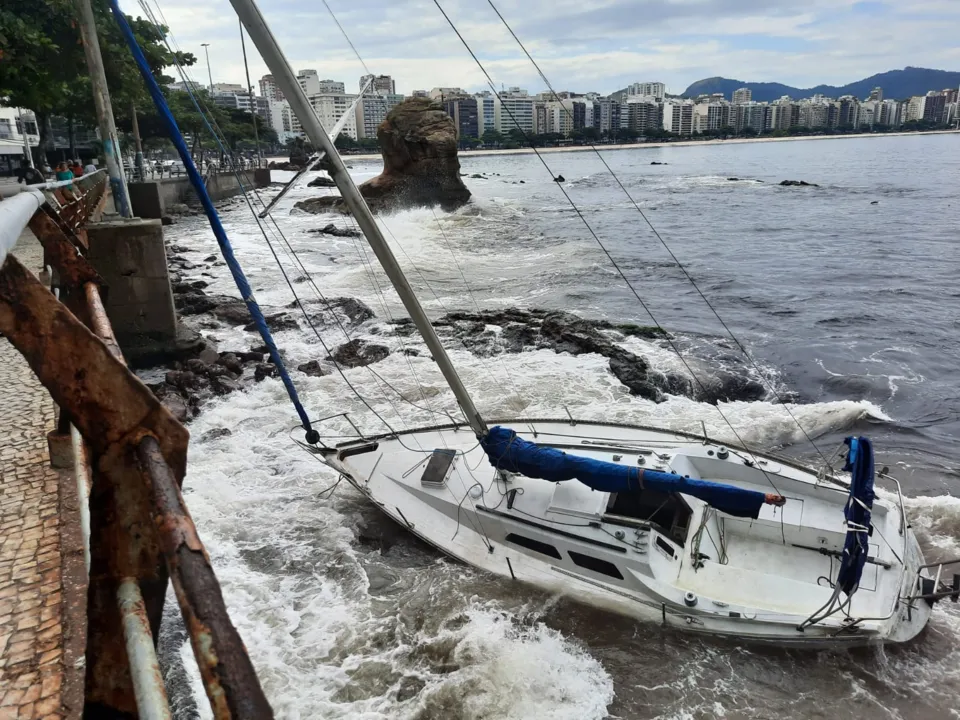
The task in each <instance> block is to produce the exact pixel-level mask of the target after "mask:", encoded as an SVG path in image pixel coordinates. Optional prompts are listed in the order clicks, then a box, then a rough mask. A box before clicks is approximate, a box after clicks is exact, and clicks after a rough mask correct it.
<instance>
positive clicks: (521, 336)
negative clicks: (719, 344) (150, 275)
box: [147, 225, 766, 421]
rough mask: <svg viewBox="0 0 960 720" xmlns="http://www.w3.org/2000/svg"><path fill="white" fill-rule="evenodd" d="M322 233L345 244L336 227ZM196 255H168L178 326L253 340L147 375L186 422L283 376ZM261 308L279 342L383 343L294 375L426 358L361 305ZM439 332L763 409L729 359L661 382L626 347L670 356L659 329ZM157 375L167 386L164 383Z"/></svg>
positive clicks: (209, 346) (445, 326)
mask: <svg viewBox="0 0 960 720" xmlns="http://www.w3.org/2000/svg"><path fill="white" fill-rule="evenodd" d="M316 232H320V233H324V234H340V232H337V228H335V227H334V226H332V225H328V226H326V227H323V228H319V229H317V230H316ZM199 254H200V253H199V252H198V251H197V250H194V249H192V248H189V247H186V246H184V245H180V244H176V243H168V245H167V261H168V265H169V268H170V283H171V287H172V290H173V296H174V304H175V306H176V309H177V313H178V316H179V317H180V318H181V319H186V318H189V320H188V324H189V325H191V326H192V327H193V328H194V329H195V330H196V331H198V332H201V333H203V332H204V331H215V330H218V329H223V328H225V327H233V328H236V327H240V326H242V327H243V329H244V331H246V332H249V333H251V340H250V345H249V347H248V348H247V349H245V350H240V351H233V352H220V351H219V350H218V349H217V345H216V342H215V341H214V340H213V339H212V338H211V337H210V334H209V332H208V333H205V337H204V338H203V342H199V343H197V344H196V349H195V352H193V353H192V354H191V355H190V356H188V357H180V358H177V359H168V360H167V361H166V362H164V363H161V364H160V365H159V366H154V367H153V368H151V369H150V375H151V376H152V378H153V380H152V381H151V382H148V383H147V385H148V387H149V388H150V389H151V390H152V391H153V392H154V394H155V395H156V396H157V397H158V398H159V399H160V400H161V401H162V402H163V404H164V405H165V406H166V407H167V408H168V409H170V410H171V412H173V414H174V415H175V416H176V417H177V418H178V419H180V420H181V421H187V420H189V419H191V418H193V417H194V416H196V414H197V413H198V412H199V411H200V409H201V407H202V405H203V404H204V402H206V401H207V400H209V399H211V398H214V397H219V396H222V395H227V394H229V393H232V392H235V391H237V390H242V389H243V388H244V387H245V386H248V385H250V384H252V383H256V382H260V381H262V380H263V379H265V378H268V377H276V375H277V367H276V365H275V364H274V363H273V362H272V360H271V358H270V356H269V354H268V351H267V348H266V346H264V345H263V344H262V341H261V339H260V337H259V335H258V334H257V329H256V325H255V324H254V323H253V322H252V319H251V316H250V312H249V310H248V308H247V306H246V304H245V303H244V302H243V301H242V300H239V299H238V298H236V297H233V296H229V295H217V294H211V293H207V292H206V289H207V288H208V287H209V284H210V283H209V281H208V280H205V279H203V278H205V277H206V278H211V279H214V278H216V277H217V274H218V273H220V272H222V271H221V270H219V268H222V267H225V263H224V262H223V261H222V260H221V259H220V257H219V255H207V256H205V257H203V258H202V259H201V258H199V257H198V256H199ZM198 275H199V277H198ZM260 307H261V310H262V312H263V314H264V317H265V319H266V322H267V326H268V327H269V328H270V329H271V331H274V332H278V331H284V330H303V331H305V332H306V331H310V330H311V328H315V329H317V330H318V331H320V330H323V329H329V328H332V327H334V326H336V325H339V326H341V327H342V328H343V329H344V330H346V331H348V332H349V333H350V334H351V335H352V336H356V335H357V334H360V333H361V332H362V334H364V335H366V336H368V338H369V337H370V336H373V337H374V338H376V337H380V338H383V341H382V342H374V341H373V340H371V339H365V338H360V337H354V338H353V339H351V340H350V341H349V342H346V343H343V344H341V345H339V346H337V347H336V348H334V349H332V351H331V353H330V354H329V355H328V356H326V357H323V358H322V359H313V360H310V361H309V362H305V363H301V364H299V365H297V366H296V369H297V370H299V371H300V372H303V373H304V374H306V375H310V376H314V377H318V376H324V375H328V374H330V373H331V372H333V371H334V370H335V369H336V365H339V366H340V367H342V368H355V367H362V366H366V365H371V364H373V363H377V362H380V361H382V360H384V359H385V358H387V357H389V355H390V354H391V353H392V352H394V350H391V347H390V344H391V343H390V340H391V338H392V337H397V338H401V339H402V338H410V337H414V338H415V340H414V346H410V343H409V342H408V343H403V341H402V340H401V344H402V345H403V347H402V349H401V351H402V352H404V353H406V354H408V355H421V354H426V353H427V352H428V351H427V350H426V347H425V346H423V345H422V342H421V341H420V338H419V335H418V333H417V332H416V328H415V327H414V325H413V323H412V321H411V320H410V319H409V318H400V319H397V320H393V321H382V320H380V319H379V318H377V316H376V314H375V313H374V312H373V310H371V309H370V308H369V307H367V305H365V304H364V303H363V302H362V301H360V300H358V299H356V298H351V297H336V298H329V299H327V300H326V302H321V301H319V300H314V299H311V300H303V301H302V309H301V307H299V306H298V302H297V301H294V302H292V303H289V304H287V305H286V306H284V307H275V306H270V305H261V306H260ZM433 325H434V327H435V328H436V330H437V333H438V335H439V336H440V337H441V339H442V340H443V341H444V343H445V344H447V345H448V346H449V345H462V346H463V347H464V348H466V349H467V350H468V351H470V352H471V353H473V354H474V355H476V356H478V357H492V356H495V355H499V354H501V353H521V352H525V351H533V350H542V349H548V350H552V351H553V352H556V353H569V354H570V355H574V356H576V355H582V354H597V355H601V356H603V357H604V358H606V359H607V362H608V365H609V369H610V372H611V374H612V375H613V376H614V377H616V378H617V379H618V380H619V381H620V382H621V383H622V384H623V385H624V386H625V387H626V388H627V389H628V390H629V392H630V393H631V394H633V395H637V396H639V397H643V398H646V399H648V400H652V401H654V402H662V401H663V400H665V399H666V397H667V396H668V395H683V396H686V397H689V398H692V399H695V400H698V401H701V402H707V403H714V404H715V403H717V402H729V401H734V400H746V401H753V400H760V399H763V398H764V397H765V396H766V390H765V388H764V387H763V385H762V384H761V383H759V382H757V381H755V380H753V379H750V377H749V373H748V372H747V371H746V369H745V368H744V366H743V365H742V362H740V363H739V365H738V364H737V361H736V360H735V359H733V358H730V357H727V358H724V360H726V361H729V363H728V364H733V365H734V366H735V367H734V368H733V369H732V370H726V369H718V368H717V367H716V366H715V364H714V363H711V364H710V366H708V365H707V364H706V361H705V360H703V359H700V360H697V359H696V358H694V357H691V356H690V354H689V353H685V357H686V358H687V362H688V364H690V365H691V367H692V369H693V370H694V371H695V372H696V375H697V381H694V379H693V378H692V377H691V375H690V374H689V373H687V372H662V371H660V370H658V369H656V368H653V367H651V365H650V363H649V362H648V361H647V360H646V359H645V358H644V357H642V356H641V355H638V354H637V353H635V352H632V351H630V350H628V349H626V348H625V347H624V345H625V344H627V343H628V341H629V339H630V338H640V339H642V340H645V341H647V342H653V343H656V344H658V345H660V346H662V347H664V348H669V346H670V344H671V343H676V342H678V340H677V339H676V338H672V337H671V336H670V335H668V334H667V333H666V332H665V331H664V330H663V329H662V328H659V327H653V326H643V325H634V324H629V323H614V322H610V321H607V320H592V319H586V318H582V317H580V316H578V315H574V314H572V313H568V312H562V311H555V310H544V309H530V310H522V309H519V308H507V309H502V310H487V311H481V312H452V313H448V314H446V315H444V316H442V317H440V318H438V319H436V320H435V321H434V323H433ZM361 326H363V327H362V330H361ZM394 347H396V345H395V344H394ZM281 352H282V351H281ZM161 371H162V372H163V376H162V379H158V374H159V372H161Z"/></svg>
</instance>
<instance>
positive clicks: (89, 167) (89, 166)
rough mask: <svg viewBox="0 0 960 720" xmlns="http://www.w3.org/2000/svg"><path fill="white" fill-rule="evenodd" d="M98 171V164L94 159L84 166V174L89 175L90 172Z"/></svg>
mask: <svg viewBox="0 0 960 720" xmlns="http://www.w3.org/2000/svg"><path fill="white" fill-rule="evenodd" d="M96 171H97V166H96V165H94V164H93V160H91V161H90V162H88V163H87V164H86V165H85V166H84V167H83V174H84V175H89V174H90V173H95V172H96Z"/></svg>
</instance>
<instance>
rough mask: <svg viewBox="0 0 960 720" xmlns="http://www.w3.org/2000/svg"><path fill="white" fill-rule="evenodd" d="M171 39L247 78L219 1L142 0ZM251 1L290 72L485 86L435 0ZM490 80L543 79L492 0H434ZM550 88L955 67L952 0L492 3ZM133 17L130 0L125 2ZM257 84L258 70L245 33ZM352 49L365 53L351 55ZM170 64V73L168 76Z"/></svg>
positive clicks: (201, 68) (228, 12) (137, 11)
mask: <svg viewBox="0 0 960 720" xmlns="http://www.w3.org/2000/svg"><path fill="white" fill-rule="evenodd" d="M145 1H147V2H150V3H154V2H156V3H157V5H153V6H152V7H153V8H154V12H155V13H156V8H157V7H159V10H160V11H161V12H162V17H163V18H165V22H166V24H167V25H168V26H169V28H170V31H171V35H172V38H173V40H174V41H175V45H176V46H178V47H179V48H180V49H182V50H184V51H186V52H192V53H194V55H196V56H197V64H196V65H194V66H193V67H192V68H190V70H189V72H190V74H191V75H192V77H194V78H195V79H196V80H198V81H199V82H201V83H204V84H206V83H207V77H208V67H207V62H206V59H205V56H204V48H203V47H201V43H209V44H210V45H209V53H210V63H209V65H210V68H209V69H210V71H211V73H212V76H213V81H214V82H233V83H244V82H245V81H244V71H243V56H242V54H241V48H240V35H239V26H238V23H237V19H236V14H235V13H234V12H233V9H232V7H231V5H230V3H229V1H228V0H145ZM327 2H328V4H329V6H330V8H331V9H332V11H333V13H334V14H335V15H336V18H337V20H339V22H340V24H341V25H342V26H343V29H344V31H345V32H346V35H347V36H349V38H350V40H352V41H353V44H354V45H355V47H356V51H357V53H354V51H353V50H352V49H351V48H350V45H349V44H348V42H347V40H346V39H345V37H344V34H343V33H341V31H340V30H339V29H338V28H337V26H336V24H335V23H334V21H333V19H332V18H331V15H330V13H328V11H327V8H326V7H325V6H324V2H323V0H269V1H267V0H260V6H261V11H262V12H263V13H264V16H265V18H266V21H267V23H268V24H269V25H270V28H271V30H272V31H273V34H274V36H275V37H276V38H277V40H278V41H279V43H280V45H281V47H282V48H283V50H284V53H285V54H286V56H287V58H288V59H289V60H290V63H291V64H292V65H293V67H294V69H295V70H300V69H304V68H314V69H316V70H317V71H318V73H319V74H320V77H321V78H331V79H334V80H341V81H343V82H344V83H345V84H346V89H347V92H357V90H358V82H359V78H360V76H361V75H363V74H365V70H364V63H365V65H366V67H367V68H369V70H370V72H373V73H375V74H385V75H391V76H393V78H394V80H395V81H396V85H397V92H401V93H404V94H409V93H410V92H411V91H412V90H417V89H424V90H429V89H430V88H432V87H438V86H439V87H461V88H463V89H465V90H470V91H479V90H483V89H488V86H487V81H486V79H485V78H484V75H483V73H482V72H481V70H480V68H479V67H478V65H477V63H476V62H475V61H474V60H473V59H472V58H471V57H470V54H469V52H468V51H467V49H466V48H465V47H464V45H463V43H462V42H461V40H460V39H459V38H458V37H457V35H456V33H455V32H454V31H453V29H451V27H450V25H448V24H447V21H446V20H445V19H444V17H443V15H442V14H441V12H440V10H439V9H438V7H437V4H435V2H434V0H327ZM437 2H438V3H439V5H440V6H441V7H442V8H443V10H445V11H446V13H447V14H448V15H449V17H450V20H452V21H453V24H454V25H455V26H456V28H457V29H458V30H459V31H460V33H461V34H462V35H463V38H464V40H465V41H466V43H467V44H468V45H469V46H470V48H471V49H472V50H473V51H474V52H475V53H476V54H477V56H478V58H479V60H480V62H481V63H482V64H483V66H484V67H485V68H486V70H487V72H488V73H489V75H490V76H491V78H492V79H493V82H494V83H495V84H496V85H497V86H498V87H499V86H501V85H503V86H506V87H510V86H514V85H516V86H520V87H524V88H526V89H527V90H529V91H530V92H531V93H536V92H540V91H542V90H545V89H546V87H545V84H544V83H543V81H542V80H541V79H540V78H539V76H538V74H537V71H536V69H535V68H534V67H533V65H532V63H531V62H530V61H529V60H528V59H527V58H526V56H525V55H524V53H523V51H522V50H521V48H520V46H519V45H518V44H517V42H516V40H514V39H513V38H512V37H511V35H510V33H509V31H508V30H507V29H506V27H505V26H504V25H503V23H502V22H501V20H500V19H499V18H498V17H497V15H496V13H495V12H494V10H493V8H492V7H491V5H490V4H489V2H488V0H437ZM493 3H494V5H495V6H496V7H497V9H498V10H499V11H500V13H501V14H502V15H503V17H504V19H505V20H506V21H507V22H508V23H510V25H511V26H512V28H513V30H514V32H515V33H516V35H517V37H518V38H519V39H520V40H521V41H522V42H523V43H524V45H525V46H526V48H527V50H528V51H529V52H530V54H531V55H532V56H533V58H534V59H535V60H536V61H537V62H538V64H539V65H540V68H541V69H542V70H543V72H544V74H545V75H546V77H547V78H548V79H549V80H550V82H551V84H552V85H553V87H554V89H556V90H558V91H559V90H571V91H574V92H591V91H593V92H599V93H603V94H608V93H610V92H613V91H614V90H617V89H619V88H622V87H625V86H626V85H628V84H630V83H633V82H650V81H659V82H664V83H666V85H667V91H668V92H671V93H677V94H679V93H681V92H683V90H685V89H686V88H687V86H688V85H689V84H690V83H692V82H694V81H696V80H701V79H703V78H707V77H712V76H716V75H721V76H723V77H727V78H734V79H737V80H742V81H745V82H763V81H772V82H782V83H785V84H787V85H792V86H795V87H801V88H806V87H812V86H815V85H818V84H821V83H826V84H831V85H844V84H846V83H848V82H853V81H855V80H860V79H862V78H864V77H868V76H870V75H873V74H876V73H880V72H885V71H887V70H893V69H900V68H903V67H905V66H907V65H913V66H917V67H927V68H936V69H941V70H960V35H958V32H957V28H960V0H802V1H801V2H795V1H793V0H493ZM121 7H122V8H123V9H124V10H125V11H126V12H127V13H128V14H131V15H134V16H137V15H143V14H144V13H143V11H142V9H141V7H140V6H139V5H138V3H137V2H136V1H135V0H121ZM247 54H248V59H249V63H250V75H251V80H252V81H253V84H254V87H257V80H258V79H259V78H260V77H261V76H262V75H263V74H265V73H266V72H267V67H266V65H265V64H264V63H263V61H262V60H261V59H260V56H259V54H258V53H257V51H256V48H255V47H254V46H253V44H252V42H250V39H249V37H248V38H247ZM357 54H359V57H360V58H361V59H362V61H363V62H362V63H361V59H358V57H357ZM172 74H175V73H172Z"/></svg>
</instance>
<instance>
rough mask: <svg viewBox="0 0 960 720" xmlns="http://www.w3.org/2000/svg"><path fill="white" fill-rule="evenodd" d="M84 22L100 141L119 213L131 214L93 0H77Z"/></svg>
mask: <svg viewBox="0 0 960 720" xmlns="http://www.w3.org/2000/svg"><path fill="white" fill-rule="evenodd" d="M76 3H77V11H78V13H77V14H78V16H79V18H78V19H79V24H80V37H81V38H82V39H83V51H84V54H85V55H86V56H87V69H88V70H89V72H90V84H91V85H92V86H93V103H94V105H95V106H96V110H97V122H98V125H99V127H100V143H101V145H102V146H103V157H104V160H105V161H106V165H107V173H108V174H109V176H110V189H111V191H112V192H113V202H114V204H115V205H116V208H117V212H118V213H119V214H120V215H122V216H123V217H130V201H129V199H128V195H127V185H126V182H125V181H124V178H123V168H122V164H123V163H122V162H121V161H120V158H119V157H118V153H117V151H116V150H117V144H116V139H117V126H116V123H115V122H114V120H113V108H112V107H111V106H110V90H109V89H108V88H107V78H106V75H105V74H104V71H103V57H101V55H100V41H99V39H98V38H97V25H96V21H95V20H94V17H93V8H92V7H91V6H90V0H76Z"/></svg>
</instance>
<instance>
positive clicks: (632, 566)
mask: <svg viewBox="0 0 960 720" xmlns="http://www.w3.org/2000/svg"><path fill="white" fill-rule="evenodd" d="M499 424H501V425H504V426H507V427H510V428H511V429H513V430H515V431H516V432H517V434H518V435H519V436H521V437H522V438H524V439H526V440H530V441H533V442H536V443H538V444H541V445H549V446H553V447H557V448H560V449H563V450H565V451H567V452H571V453H574V454H577V455H581V456H585V457H591V458H595V459H599V460H605V461H608V462H617V463H622V464H624V465H629V466H633V467H636V466H638V464H639V465H640V466H641V467H645V468H648V469H656V470H664V471H672V472H677V473H680V474H682V475H689V476H690V477H691V478H702V479H708V480H714V481H718V482H723V483H726V484H730V485H736V486H739V487H743V488H748V489H752V490H759V491H761V492H772V491H773V488H772V486H775V487H776V491H777V493H778V494H782V495H783V496H785V497H786V498H787V501H786V504H785V505H784V506H783V507H775V506H771V505H765V506H764V507H763V509H762V510H761V513H760V517H759V518H758V519H756V520H751V519H744V518H738V517H733V516H728V515H725V514H723V513H719V512H717V511H715V510H714V509H713V508H710V507H709V506H707V505H705V504H704V503H703V502H701V501H700V500H698V499H696V498H692V497H689V496H687V495H675V494H674V495H669V496H668V495H662V496H654V497H649V498H648V497H646V493H647V491H646V490H644V491H643V493H641V497H642V498H643V500H642V501H639V502H638V501H637V500H636V499H635V498H634V499H631V498H630V497H627V498H619V499H618V498H617V496H616V495H611V494H610V493H604V492H599V491H595V490H592V489H590V488H589V487H587V486H585V485H583V484H581V483H579V482H577V481H575V480H571V481H567V482H563V483H552V482H549V481H546V480H537V479H529V478H525V477H522V476H510V477H509V478H508V480H507V481H506V482H505V481H504V480H502V479H500V476H499V475H498V474H497V472H496V471H495V470H494V468H493V467H492V466H491V465H490V463H489V461H488V460H487V457H486V455H485V454H484V452H483V450H482V449H481V448H480V447H479V446H478V443H477V440H476V438H475V437H474V435H473V433H472V431H471V430H470V429H469V428H468V427H464V426H453V425H449V426H443V427H437V428H428V429H424V430H416V431H410V432H407V433H401V434H398V435H392V436H386V437H381V438H376V439H372V440H371V439H367V440H357V441H354V442H349V443H344V444H341V445H339V446H338V447H337V448H336V450H331V451H326V452H324V453H323V454H324V458H325V460H326V462H327V463H328V464H330V465H331V466H332V467H334V468H335V469H337V470H339V471H340V472H341V473H343V474H344V475H345V476H346V477H347V479H348V480H349V481H350V482H351V483H353V485H354V486H356V487H357V488H358V489H359V490H360V491H361V492H362V493H364V494H365V495H366V496H367V497H369V498H370V499H371V500H372V501H373V502H374V503H376V504H377V505H378V506H379V507H380V508H381V509H382V510H383V512H384V513H386V514H387V515H388V516H390V517H391V518H393V519H394V520H396V521H397V522H398V523H400V524H402V525H404V526H406V527H407V528H409V529H410V531H411V532H413V533H414V534H415V535H417V536H418V537H420V538H422V539H423V540H425V541H426V542H428V543H430V544H431V545H434V546H435V547H437V548H438V549H440V550H442V551H443V552H445V553H447V554H449V555H451V556H453V557H455V558H457V559H458V560H461V561H463V562H465V563H468V564H470V565H473V566H475V567H477V568H480V569H482V570H486V571H488V572H491V573H495V574H497V575H500V576H503V577H507V578H513V579H516V580H518V581H521V582H527V583H530V584H532V585H535V586H537V587H539V588H542V589H544V590H547V591H550V592H557V593H562V594H564V595H567V596H569V597H572V598H574V599H576V600H578V601H581V602H584V603H588V604H590V605H594V606H597V607H601V608H605V609H609V610H611V611H614V612H617V613H621V614H624V615H628V616H631V617H636V618H638V619H642V620H650V621H654V622H658V623H661V624H663V625H666V626H671V627H677V628H682V629H684V630H688V631H692V632H698V633H703V634H708V635H716V636H726V637H732V638H736V639H739V640H748V641H757V642H768V643H775V644H777V645H781V646H804V647H826V646H829V647H836V646H854V645H865V644H870V643H882V642H904V641H907V640H910V639H911V638H913V637H914V636H916V635H917V634H918V633H919V632H920V631H921V630H922V629H923V627H924V626H925V625H926V622H927V620H928V619H929V617H930V612H931V607H930V605H929V604H928V603H927V602H925V601H924V600H918V599H915V600H912V601H906V600H904V598H907V597H909V596H912V595H916V594H918V577H919V572H920V566H921V565H923V557H922V554H921V551H920V547H919V545H918V544H917V541H916V539H915V537H914V535H913V533H912V532H911V531H910V529H909V528H908V527H906V523H905V518H904V517H903V516H902V506H898V505H896V504H894V503H888V502H886V501H884V500H880V499H877V500H876V502H875V503H874V508H873V525H874V530H875V532H874V534H873V535H872V537H871V538H870V560H869V561H868V563H867V565H866V567H865V569H864V572H863V577H862V579H861V582H860V587H859V589H858V590H857V592H855V593H854V595H853V597H852V599H851V601H850V603H849V606H847V607H846V612H836V613H834V614H832V615H830V616H828V617H826V618H824V619H823V620H821V621H819V622H817V623H815V624H813V625H811V626H808V627H805V628H804V629H802V630H801V629H799V626H800V625H801V624H803V623H804V621H805V620H806V619H807V618H809V617H810V616H811V615H813V614H814V613H815V612H817V610H818V609H819V608H821V607H822V606H823V605H824V604H826V603H828V602H829V600H830V598H831V596H832V595H833V590H832V589H831V587H830V585H831V584H832V582H833V581H835V580H836V576H837V571H838V569H839V566H840V560H839V552H840V551H841V550H842V548H843V543H844V538H845V533H846V528H845V525H844V515H843V508H844V504H845V503H846V501H847V492H846V491H845V490H844V489H843V488H842V487H839V486H838V485H836V484H834V483H831V482H828V481H822V482H819V483H818V478H817V476H816V474H815V473H814V472H811V471H810V470H806V469H803V468H802V467H800V466H797V465H794V464H792V463H790V462H789V461H786V460H783V459H780V458H775V457H773V456H769V455H759V454H752V453H749V452H747V451H744V450H741V449H737V448H733V447H730V449H729V455H728V456H726V457H724V452H723V451H722V449H721V445H719V444H717V443H714V442H712V441H709V440H705V439H704V438H702V437H700V438H698V437H694V436H690V435H685V434H683V433H676V432H671V431H665V430H656V429H650V428H642V427H629V426H618V425H607V424H601V423H587V422H583V423H574V422H572V421H561V420H546V421H543V420H536V421H532V420H519V421H509V422H501V423H499ZM434 449H444V450H453V451H456V453H457V455H456V458H455V460H454V461H453V464H452V466H451V467H450V468H449V471H448V472H447V474H446V476H445V478H444V477H441V478H439V479H440V481H441V482H440V483H433V484H430V483H428V484H424V483H423V482H422V479H423V476H424V470H425V468H426V467H427V463H428V461H429V460H430V458H431V454H432V451H433V450H434ZM754 461H756V463H755V462H754ZM427 479H428V480H431V479H432V480H437V478H436V477H433V478H430V477H428V478H427ZM513 491H515V492H513ZM705 515H706V518H705ZM842 597H845V596H842Z"/></svg>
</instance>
